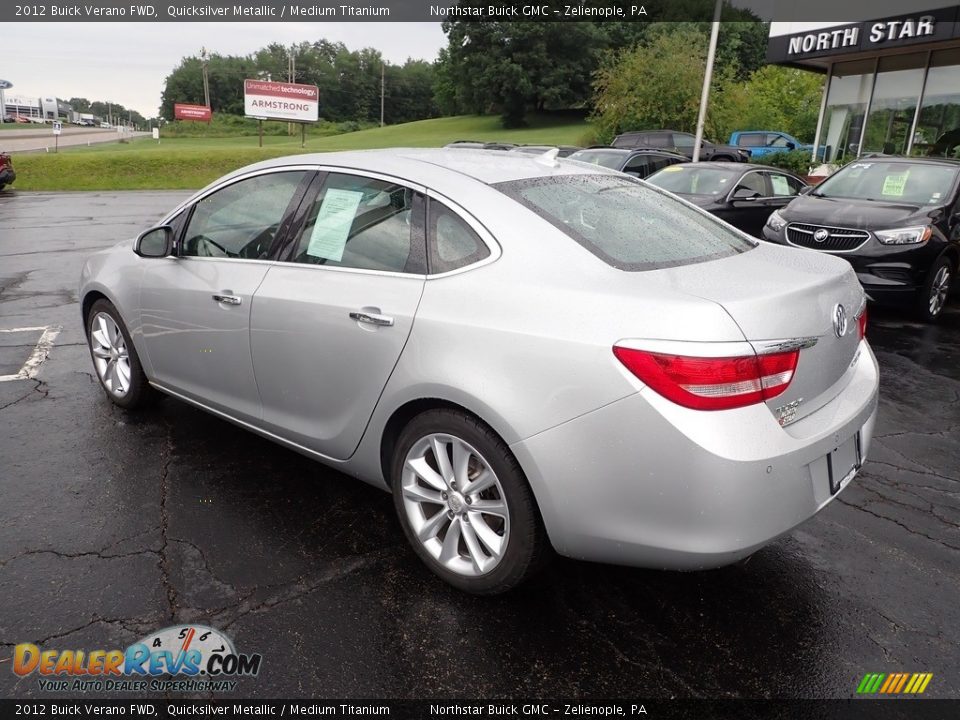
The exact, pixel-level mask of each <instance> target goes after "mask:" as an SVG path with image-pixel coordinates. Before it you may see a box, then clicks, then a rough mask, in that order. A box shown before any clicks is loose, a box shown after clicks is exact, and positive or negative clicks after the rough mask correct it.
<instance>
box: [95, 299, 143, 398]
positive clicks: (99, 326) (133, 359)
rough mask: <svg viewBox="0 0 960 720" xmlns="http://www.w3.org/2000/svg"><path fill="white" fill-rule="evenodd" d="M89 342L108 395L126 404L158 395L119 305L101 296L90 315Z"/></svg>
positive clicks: (100, 378) (98, 374) (98, 376)
mask: <svg viewBox="0 0 960 720" xmlns="http://www.w3.org/2000/svg"><path fill="white" fill-rule="evenodd" d="M87 342H88V343H89V345H90V357H91V358H93V367H94V369H95V370H96V371H97V379H99V380H100V385H101V386H102V387H103V389H104V391H106V393H107V397H108V398H110V400H112V401H113V402H114V403H116V404H117V405H119V406H120V407H124V408H135V407H139V406H141V405H143V404H145V403H146V402H148V401H149V400H151V399H152V398H153V396H154V392H155V391H154V390H153V388H152V387H150V385H149V383H148V382H147V378H146V376H145V375H144V374H143V369H142V368H141V366H140V358H139V357H138V356H137V351H136V349H135V348H134V346H133V342H132V341H131V340H130V335H129V334H128V333H127V329H126V328H125V327H124V325H123V320H121V319H120V314H119V313H118V312H117V309H116V308H115V307H114V306H113V304H112V303H110V302H109V301H107V300H97V301H96V302H95V303H94V304H93V307H91V308H90V312H89V314H88V315H87Z"/></svg>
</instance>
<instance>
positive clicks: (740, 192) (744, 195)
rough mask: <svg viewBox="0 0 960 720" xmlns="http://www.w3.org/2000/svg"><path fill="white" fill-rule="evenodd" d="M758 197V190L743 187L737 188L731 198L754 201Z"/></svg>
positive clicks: (740, 200) (739, 200)
mask: <svg viewBox="0 0 960 720" xmlns="http://www.w3.org/2000/svg"><path fill="white" fill-rule="evenodd" d="M758 197H760V193H758V192H757V191H756V190H751V189H750V188H745V187H742V188H737V189H736V190H735V191H734V193H733V196H732V197H731V198H730V199H731V200H734V201H737V202H753V201H755V200H756V199H757V198H758Z"/></svg>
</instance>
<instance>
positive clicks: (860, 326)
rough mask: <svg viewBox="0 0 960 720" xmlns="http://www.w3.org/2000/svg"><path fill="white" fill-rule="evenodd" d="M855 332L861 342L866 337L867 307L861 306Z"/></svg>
mask: <svg viewBox="0 0 960 720" xmlns="http://www.w3.org/2000/svg"><path fill="white" fill-rule="evenodd" d="M857 332H859V333H860V339H861V340H863V339H864V338H865V337H866V336H867V306H866V305H864V306H863V310H861V311H860V316H859V317H858V318H857Z"/></svg>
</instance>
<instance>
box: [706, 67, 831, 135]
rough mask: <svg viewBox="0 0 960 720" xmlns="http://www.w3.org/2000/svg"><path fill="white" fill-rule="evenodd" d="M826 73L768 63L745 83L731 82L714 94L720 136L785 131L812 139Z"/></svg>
mask: <svg viewBox="0 0 960 720" xmlns="http://www.w3.org/2000/svg"><path fill="white" fill-rule="evenodd" d="M823 83H824V76H823V75H821V74H819V73H815V72H809V71H806V70H798V69H796V68H786V67H780V66H778V65H766V66H764V67H762V68H760V69H759V70H757V71H755V72H754V73H753V74H751V75H750V78H749V79H748V80H747V81H746V82H743V83H729V84H728V85H727V86H726V87H725V88H723V92H722V95H721V96H719V97H714V98H712V99H711V102H712V103H713V104H714V110H713V119H714V123H715V127H716V128H717V132H718V135H720V136H722V137H726V136H728V135H729V134H730V133H731V132H733V131H734V130H749V129H753V130H782V131H784V132H787V133H789V134H791V135H793V136H794V137H796V138H798V139H799V140H802V141H804V142H813V139H814V135H815V133H816V129H817V117H818V115H819V113H820V100H821V97H822V92H823Z"/></svg>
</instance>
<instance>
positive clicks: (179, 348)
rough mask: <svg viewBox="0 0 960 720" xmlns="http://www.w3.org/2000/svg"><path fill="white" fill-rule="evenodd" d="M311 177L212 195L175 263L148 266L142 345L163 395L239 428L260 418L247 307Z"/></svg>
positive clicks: (189, 222)
mask: <svg viewBox="0 0 960 720" xmlns="http://www.w3.org/2000/svg"><path fill="white" fill-rule="evenodd" d="M311 174H312V173H311V172H310V171H308V170H305V169H300V170H287V171H268V172H260V173H257V174H255V175H252V176H247V177H242V178H240V179H237V180H236V181H233V182H230V183H228V184H227V185H225V186H221V187H218V188H216V189H214V190H212V191H211V192H209V193H207V194H206V195H204V196H203V197H201V198H200V199H198V200H197V201H196V202H195V203H194V204H193V205H192V206H191V207H190V208H188V209H187V210H186V216H185V218H184V220H183V228H182V229H181V231H180V233H179V238H178V243H177V253H176V255H175V256H172V257H169V258H162V259H157V260H152V261H150V262H147V263H145V271H144V275H143V281H142V284H141V290H140V306H141V311H140V312H141V324H142V327H143V339H144V345H145V347H146V350H147V355H148V357H149V358H150V363H151V365H152V366H153V368H154V374H155V379H156V381H157V382H158V383H160V384H161V385H163V386H164V387H165V388H167V389H168V390H172V391H174V392H177V393H180V394H182V395H184V396H186V397H188V398H191V399H194V400H196V401H199V402H202V403H203V404H205V405H208V406H210V407H212V408H214V409H217V410H220V411H222V412H225V413H227V414H229V415H231V416H234V417H237V418H240V419H243V420H256V419H258V418H259V417H260V398H259V395H258V393H257V386H256V382H255V380H254V375H253V364H252V362H251V359H250V334H249V330H250V327H249V326H250V309H251V301H252V299H253V295H254V292H255V291H256V289H257V287H259V285H260V283H261V282H262V281H263V278H264V276H265V275H266V273H267V270H268V268H269V267H270V262H269V257H270V253H271V251H272V249H273V246H274V243H275V241H277V240H279V239H280V236H282V234H283V232H284V231H285V221H286V219H287V218H289V213H290V211H291V210H292V209H293V208H294V207H295V206H296V205H297V204H298V202H299V200H300V198H302V196H303V193H304V192H305V190H306V187H307V181H308V179H309V178H308V176H309V175H311Z"/></svg>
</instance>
